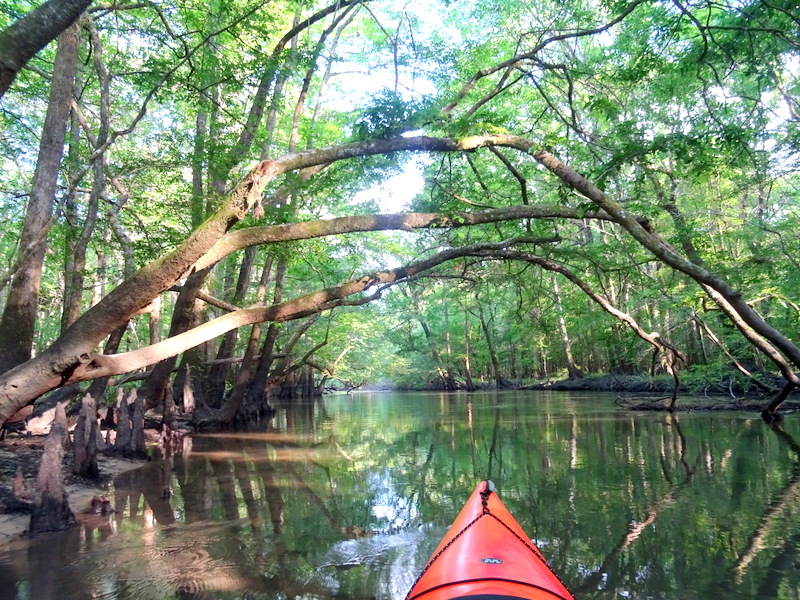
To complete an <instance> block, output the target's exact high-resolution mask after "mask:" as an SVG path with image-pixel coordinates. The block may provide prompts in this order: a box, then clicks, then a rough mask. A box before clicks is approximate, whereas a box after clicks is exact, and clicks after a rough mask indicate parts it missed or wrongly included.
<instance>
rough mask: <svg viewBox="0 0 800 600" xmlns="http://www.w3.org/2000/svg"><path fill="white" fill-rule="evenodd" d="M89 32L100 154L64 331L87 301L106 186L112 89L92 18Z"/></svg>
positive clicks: (67, 288)
mask: <svg viewBox="0 0 800 600" xmlns="http://www.w3.org/2000/svg"><path fill="white" fill-rule="evenodd" d="M89 31H90V34H91V39H92V58H93V60H94V66H95V71H96V72H97V79H98V81H99V83H100V128H99V131H98V132H97V135H96V136H95V137H94V141H93V143H92V145H93V146H94V148H95V150H98V149H100V150H101V151H100V154H99V155H97V156H95V157H94V163H93V164H92V172H93V174H94V179H93V181H92V189H91V192H90V193H89V203H88V205H87V207H86V218H85V220H84V222H83V227H82V228H81V232H80V235H79V236H78V238H77V240H76V241H75V244H74V245H73V247H72V249H71V250H72V252H71V260H72V267H71V269H70V270H69V271H68V272H67V273H66V281H65V285H64V311H63V314H62V319H61V330H62V331H64V330H66V329H67V327H69V326H70V325H72V323H74V322H75V321H76V320H77V318H78V316H79V315H80V313H81V308H82V304H83V285H84V273H85V271H86V252H87V250H88V248H89V242H90V241H91V239H92V235H93V234H94V229H95V225H96V223H97V217H98V210H99V206H100V197H101V196H102V194H103V192H104V190H105V187H106V176H105V168H106V160H105V150H103V147H104V146H105V144H106V141H107V140H108V132H109V128H110V120H111V92H110V86H111V83H110V78H109V75H108V70H107V69H106V67H105V64H103V45H102V41H101V39H100V35H99V34H98V32H97V28H96V27H95V25H94V22H93V21H91V20H89Z"/></svg>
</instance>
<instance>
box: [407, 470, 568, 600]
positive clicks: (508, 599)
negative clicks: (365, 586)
mask: <svg viewBox="0 0 800 600" xmlns="http://www.w3.org/2000/svg"><path fill="white" fill-rule="evenodd" d="M456 598H465V599H468V600H512V599H514V600H517V599H521V600H574V598H573V596H572V594H571V593H570V592H569V590H568V589H567V587H566V586H565V585H564V583H563V582H562V581H561V579H560V578H559V577H558V575H556V573H555V572H554V571H553V570H552V569H551V568H550V567H549V565H548V564H547V561H546V560H545V558H544V556H542V553H541V552H540V551H539V549H538V548H537V547H536V546H535V545H534V544H533V543H532V542H531V541H530V539H529V538H528V537H527V536H526V535H525V532H524V531H523V530H522V527H520V525H519V523H517V521H516V519H514V517H513V516H512V515H511V513H510V512H508V509H507V508H506V507H505V505H504V504H503V503H502V502H501V501H500V498H499V497H498V496H497V494H496V493H495V492H494V484H493V483H492V482H491V481H484V482H481V483H480V484H479V485H478V487H476V488H475V491H474V492H473V493H472V495H471V496H470V498H469V500H467V503H466V504H465V505H464V508H463V509H462V510H461V512H460V513H459V515H458V517H456V520H455V521H454V522H453V524H452V525H451V526H450V529H449V530H448V532H447V534H446V535H445V536H444V538H443V539H442V541H441V543H440V544H439V546H438V547H437V548H436V550H435V551H434V553H433V555H432V556H431V558H430V559H429V560H428V563H427V565H426V567H425V569H424V570H423V571H422V574H421V575H420V576H419V578H418V579H417V581H416V583H415V584H414V585H413V586H412V588H411V590H410V591H409V592H408V595H407V596H406V600H455V599H456Z"/></svg>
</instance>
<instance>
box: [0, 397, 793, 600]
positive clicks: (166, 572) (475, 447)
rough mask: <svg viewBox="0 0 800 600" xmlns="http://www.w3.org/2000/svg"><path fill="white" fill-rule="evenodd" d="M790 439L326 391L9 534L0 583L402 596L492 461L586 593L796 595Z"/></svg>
mask: <svg viewBox="0 0 800 600" xmlns="http://www.w3.org/2000/svg"><path fill="white" fill-rule="evenodd" d="M799 441H800V416H795V415H790V416H788V417H787V419H786V421H785V423H784V424H783V426H782V428H780V429H778V428H771V427H769V426H767V425H766V424H764V423H763V422H762V421H761V420H760V418H758V416H757V415H746V414H737V413H689V414H680V415H675V416H668V415H664V414H655V413H627V412H622V411H620V410H619V409H617V408H616V406H615V405H614V403H613V398H612V397H611V396H608V395H602V394H591V395H590V394H583V395H576V394H569V393H564V392H561V393H543V392H502V393H480V394H470V395H466V394H458V395H444V394H388V393H380V394H375V393H373V394H366V393H365V394H356V395H354V396H352V397H348V396H332V397H326V398H325V399H324V403H317V404H315V405H311V406H304V407H295V408H293V409H291V410H288V409H287V410H281V411H280V412H279V414H278V416H277V417H276V418H275V419H274V420H273V421H272V422H271V423H270V424H269V426H268V427H265V429H264V431H262V432H250V433H248V434H240V435H232V434H229V435H211V436H195V437H193V438H190V439H187V440H186V443H185V448H184V452H183V454H182V455H177V456H175V457H174V460H173V461H172V463H171V464H170V463H166V464H165V465H162V464H158V463H150V464H148V465H147V466H145V467H143V468H142V469H139V470H137V471H135V472H132V473H128V474H126V475H124V476H122V477H120V478H118V479H117V480H116V481H115V485H114V489H113V491H112V494H111V495H112V498H113V500H112V501H113V503H114V506H115V508H116V510H117V512H116V514H114V515H113V516H112V517H111V518H110V519H104V518H99V517H98V518H97V519H96V520H95V521H89V522H86V523H84V524H83V525H82V526H81V527H80V528H74V529H73V530H71V531H68V532H65V533H61V534H48V535H43V536H39V537H37V538H35V539H34V540H33V541H32V542H30V543H29V544H26V545H21V546H15V547H13V549H11V550H6V551H0V598H15V599H19V600H23V599H32V600H49V599H51V598H59V599H84V598H85V599H89V598H107V599H109V600H122V599H131V600H144V599H173V598H175V599H178V598H181V599H184V598H186V599H189V598H230V599H233V598H248V599H261V598H280V599H292V598H301V597H302V598H305V599H312V598H349V599H353V600H360V599H365V600H366V599H367V598H379V599H386V600H388V599H395V598H396V599H402V598H403V597H404V595H405V593H406V591H407V590H408V589H409V588H410V587H411V585H412V583H413V582H414V579H415V577H416V574H417V573H418V572H419V571H420V570H421V568H422V566H423V565H424V562H425V560H426V559H427V558H428V556H429V555H430V553H431V552H432V550H433V548H434V547H435V546H436V544H437V543H438V542H439V540H440V539H441V537H442V535H443V534H444V532H445V530H446V528H447V526H448V525H449V524H450V522H451V521H452V520H453V518H454V517H455V515H456V514H457V512H458V511H459V509H460V508H461V506H462V504H463V503H464V501H465V500H466V498H467V497H468V495H469V493H470V492H471V491H472V489H473V488H474V486H475V485H476V484H477V483H478V481H480V480H481V479H484V478H491V479H493V480H494V481H495V483H496V484H497V487H498V491H499V493H500V497H501V498H502V499H503V501H504V502H505V504H506V505H507V506H508V508H509V509H510V510H511V512H512V514H514V515H515V516H516V518H517V520H518V521H519V522H520V523H521V524H522V526H523V528H524V529H525V531H526V532H527V533H528V534H529V535H530V536H531V537H532V538H533V539H534V541H535V542H536V543H537V545H539V547H540V548H541V549H542V551H543V552H544V553H545V555H546V556H547V557H548V559H549V560H550V562H551V564H552V566H553V567H554V569H555V570H556V571H557V572H559V573H560V574H561V575H562V578H563V579H564V580H565V582H566V583H567V584H568V585H569V587H570V588H571V589H572V591H573V592H574V593H575V595H576V597H578V598H579V599H580V598H597V599H610V598H654V599H656V598H658V599H660V598H664V599H705V598H719V597H725V598H734V599H735V598H741V599H753V600H754V599H774V598H781V599H783V598H786V599H789V598H792V599H796V598H798V597H799V596H800V575H798V573H800V568H799V567H800V519H798V509H800V445H798V442H799ZM165 490H169V491H170V493H165Z"/></svg>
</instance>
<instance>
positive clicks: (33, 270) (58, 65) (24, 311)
mask: <svg viewBox="0 0 800 600" xmlns="http://www.w3.org/2000/svg"><path fill="white" fill-rule="evenodd" d="M79 45H80V28H79V27H78V26H77V25H73V26H71V27H70V28H69V29H67V30H66V31H65V32H64V33H62V34H61V36H60V37H59V40H58V51H57V52H56V59H55V63H54V65H53V79H52V81H51V83H50V97H49V101H48V105H47V115H46V116H45V121H44V129H43V130H42V139H41V142H40V144H39V156H38V158H37V160H36V170H35V172H34V175H33V182H32V184H31V195H30V199H29V200H28V209H27V213H26V215H25V225H24V226H23V229H22V235H21V237H20V242H19V257H20V258H19V261H18V263H17V265H16V269H17V271H16V274H15V276H14V279H13V281H12V284H11V289H10V290H9V293H8V299H7V301H6V306H5V309H4V311H3V317H2V320H0V373H4V372H6V371H8V370H9V369H11V368H13V367H15V366H17V365H19V364H21V363H24V362H25V361H27V360H29V359H30V358H31V351H32V350H33V333H34V326H35V323H36V310H37V307H38V300H39V285H40V283H41V279H42V268H43V265H44V257H45V251H46V250H47V229H48V227H49V223H48V222H49V221H50V216H51V214H52V212H53V202H54V199H55V193H56V184H57V182H58V172H59V168H60V166H61V157H62V155H63V153H64V140H65V138H66V134H67V125H68V123H69V110H70V103H71V100H72V85H73V81H74V79H75V73H76V70H77V62H78V46H79Z"/></svg>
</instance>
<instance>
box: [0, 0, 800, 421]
mask: <svg viewBox="0 0 800 600" xmlns="http://www.w3.org/2000/svg"><path fill="white" fill-rule="evenodd" d="M36 8H37V7H36V5H31V4H30V3H28V2H18V1H16V0H8V1H3V11H2V13H0V14H2V16H0V27H2V29H3V31H2V33H0V71H2V75H3V77H5V78H6V79H5V80H6V81H7V82H8V83H7V84H4V86H5V87H3V88H2V89H0V93H2V94H4V95H3V96H2V112H1V113H0V119H2V124H1V125H0V158H1V159H2V165H3V168H2V169H0V215H1V216H2V219H3V221H4V235H3V236H2V239H0V258H2V261H1V262H0V305H1V306H2V310H3V314H2V320H1V321H0V422H2V421H5V420H6V419H8V418H9V417H10V416H11V415H12V414H13V413H14V412H15V411H17V410H19V409H20V408H22V407H24V406H26V405H27V404H29V403H31V402H33V401H35V400H36V399H37V398H39V397H40V396H42V395H43V394H45V393H47V392H49V391H51V390H54V389H57V388H65V387H66V388H69V389H72V390H82V389H83V390H85V389H86V387H85V386H86V384H83V387H80V384H81V382H86V381H91V382H92V384H91V386H92V387H91V388H90V389H91V393H92V394H94V395H95V396H96V397H97V398H102V397H103V394H104V391H105V389H106V387H107V386H108V385H109V383H111V384H114V385H121V384H122V382H123V380H122V379H120V377H122V376H125V377H126V378H127V379H126V380H127V381H134V380H135V381H138V383H137V384H136V385H139V386H141V387H140V394H142V395H143V396H144V397H145V398H146V404H147V405H148V406H151V407H153V406H157V405H160V403H162V402H164V400H165V399H167V398H168V399H169V400H170V401H172V400H173V399H174V401H175V402H177V403H178V404H179V405H183V407H184V408H186V407H187V405H188V404H190V403H191V404H193V403H195V402H198V403H200V404H202V405H203V406H206V407H209V408H211V409H214V410H217V411H218V414H219V415H220V416H221V417H220V418H221V419H222V420H223V421H227V422H232V421H234V420H235V419H237V418H241V416H242V415H243V414H244V413H246V412H247V411H250V410H257V409H258V407H260V406H262V407H263V406H265V405H268V403H269V402H270V398H274V397H279V396H281V395H291V394H295V393H301V394H314V393H321V391H322V390H323V389H325V387H326V386H331V385H334V386H336V387H339V388H342V389H349V388H352V387H355V386H360V385H364V384H367V383H380V382H383V383H387V382H389V383H391V384H393V385H414V386H423V387H432V388H438V389H475V388H476V387H479V386H486V385H496V386H501V387H502V386H505V385H510V384H515V385H516V384H521V383H525V382H530V381H533V380H543V379H549V378H555V377H564V376H569V377H580V376H583V375H584V374H589V373H648V372H649V373H657V372H662V373H668V374H671V375H672V376H673V377H674V378H675V381H676V382H677V381H678V379H679V377H680V378H682V380H683V382H684V383H687V382H688V383H689V384H692V383H694V384H695V385H697V386H700V388H699V389H702V387H703V386H704V385H706V384H707V383H708V382H717V381H720V380H722V379H725V378H727V380H729V381H730V382H731V385H733V381H734V380H735V381H736V386H737V387H739V388H743V389H748V388H753V389H761V390H763V391H764V392H767V393H769V394H770V395H771V397H772V400H771V401H770V402H769V403H768V404H767V409H768V410H769V411H775V410H777V408H778V406H780V404H781V402H782V401H783V400H784V399H785V398H786V397H787V395H788V394H789V393H790V392H791V391H792V390H793V389H794V388H795V387H797V386H798V385H800V379H798V376H797V374H796V371H797V370H798V369H800V349H799V348H798V347H797V346H796V340H797V336H798V333H799V329H798V321H799V319H798V317H800V297H798V289H800V237H799V236H798V235H797V231H798V224H799V223H798V221H799V220H800V190H799V189H798V175H797V166H798V158H800V80H799V79H798V74H800V13H798V10H797V6H796V4H795V3H794V2H793V1H791V0H775V1H769V2H766V1H757V0H753V1H730V2H716V1H715V2H710V1H707V0H698V1H696V2H684V1H683V0H634V1H631V2H624V1H623V2H616V1H606V0H600V1H594V2H586V1H585V0H567V1H566V2H565V1H562V0H559V1H558V2H556V1H550V0H540V1H538V2H529V1H523V2H519V1H513V2H512V1H510V0H490V1H485V0H484V1H480V2H478V1H472V0H462V1H459V2H452V1H449V0H441V1H436V0H434V1H431V2H421V1H420V2H417V1H415V0H408V1H404V2H396V1H394V0H371V1H370V0H365V1H356V0H340V1H338V2H334V3H330V4H326V3H324V2H307V1H303V2H293V1H291V0H283V1H278V0H273V1H268V2H247V1H244V0H235V1H230V2H229V1H226V2H219V1H216V0H210V1H200V2H195V1H194V0H189V1H187V2H181V3H178V4H170V3H157V2H156V3H138V2H130V3H126V2H121V3H112V4H103V3H98V2H93V3H90V4H88V5H87V4H86V3H85V2H83V3H76V2H73V1H70V0H50V2H47V3H46V8H47V9H48V10H46V11H43V10H42V8H44V7H40V10H38V11H36V10H34V9H36ZM48 11H49V12H48ZM31 22H33V23H34V29H35V31H36V32H37V35H38V37H37V40H38V41H37V42H36V44H33V42H31V44H30V47H26V48H25V49H24V50H25V51H24V52H22V51H21V50H22V49H21V48H20V46H19V43H18V40H19V39H20V35H21V34H20V31H21V30H23V31H28V30H30V29H28V30H26V29H25V27H28V28H30V27H31V25H30V24H31ZM26 39H27V38H26ZM48 40H53V41H52V43H49V44H47V41H48ZM679 373H681V375H679ZM112 377H113V378H116V379H113V380H110V379H109V378H112ZM673 401H674V397H673Z"/></svg>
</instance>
